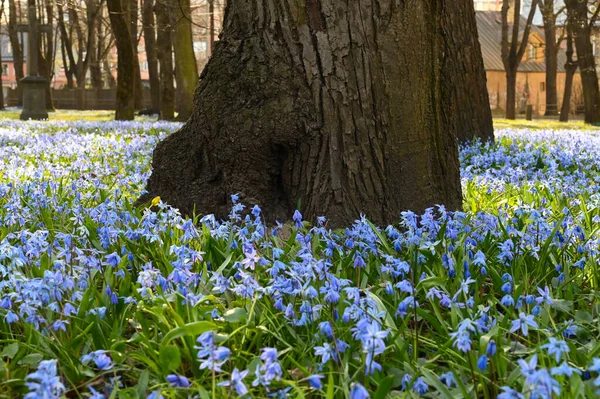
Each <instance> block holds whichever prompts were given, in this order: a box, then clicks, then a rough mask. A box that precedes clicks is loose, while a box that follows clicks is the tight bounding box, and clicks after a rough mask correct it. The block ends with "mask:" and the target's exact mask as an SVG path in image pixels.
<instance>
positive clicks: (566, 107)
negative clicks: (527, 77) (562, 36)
mask: <svg viewBox="0 0 600 399" xmlns="http://www.w3.org/2000/svg"><path fill="white" fill-rule="evenodd" d="M573 53H574V51H573V31H572V28H571V25H569V24H567V62H566V63H565V70H566V77H565V91H564V94H563V103H562V109H561V110H560V121H561V122H568V121H569V113H570V112H571V95H572V93H573V78H574V77H575V72H576V71H577V62H576V61H574V60H573Z"/></svg>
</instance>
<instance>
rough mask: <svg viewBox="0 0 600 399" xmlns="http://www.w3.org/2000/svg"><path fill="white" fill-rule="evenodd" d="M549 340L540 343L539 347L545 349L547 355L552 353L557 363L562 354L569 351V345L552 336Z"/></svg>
mask: <svg viewBox="0 0 600 399" xmlns="http://www.w3.org/2000/svg"><path fill="white" fill-rule="evenodd" d="M549 341H550V342H548V343H547V344H545V345H542V346H541V347H540V348H541V349H547V350H548V355H554V358H555V359H556V363H558V362H559V361H560V359H561V357H562V355H563V353H568V352H569V350H570V349H569V345H567V343H566V342H565V341H559V340H557V339H556V338H554V337H550V339H549Z"/></svg>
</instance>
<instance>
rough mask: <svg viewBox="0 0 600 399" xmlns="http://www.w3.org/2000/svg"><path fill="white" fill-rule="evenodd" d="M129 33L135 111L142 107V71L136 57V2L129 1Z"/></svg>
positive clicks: (134, 0) (133, 0)
mask: <svg viewBox="0 0 600 399" xmlns="http://www.w3.org/2000/svg"><path fill="white" fill-rule="evenodd" d="M129 33H130V34H131V43H132V44H133V58H134V60H135V63H134V64H133V67H134V77H135V109H142V108H143V106H144V89H143V86H142V71H141V69H140V60H139V57H138V0H130V1H129Z"/></svg>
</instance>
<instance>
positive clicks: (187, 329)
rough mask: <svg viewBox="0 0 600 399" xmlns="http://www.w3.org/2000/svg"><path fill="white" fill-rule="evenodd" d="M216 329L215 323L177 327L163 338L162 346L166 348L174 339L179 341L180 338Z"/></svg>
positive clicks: (204, 322) (200, 322) (206, 322)
mask: <svg viewBox="0 0 600 399" xmlns="http://www.w3.org/2000/svg"><path fill="white" fill-rule="evenodd" d="M215 328H216V325H215V324H214V323H211V322H208V321H196V322H193V323H189V324H186V325H185V326H181V327H177V328H174V329H172V330H171V331H169V332H168V333H167V335H165V337H164V338H163V340H162V342H161V343H160V345H161V346H165V345H167V344H168V343H169V342H170V341H172V340H174V339H177V338H180V337H185V336H196V335H200V334H202V333H205V332H207V331H210V330H214V329H215Z"/></svg>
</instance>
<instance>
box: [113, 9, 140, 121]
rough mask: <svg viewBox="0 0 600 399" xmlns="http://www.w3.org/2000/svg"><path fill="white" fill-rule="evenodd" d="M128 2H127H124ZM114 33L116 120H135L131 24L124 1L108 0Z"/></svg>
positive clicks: (135, 62)
mask: <svg viewBox="0 0 600 399" xmlns="http://www.w3.org/2000/svg"><path fill="white" fill-rule="evenodd" d="M124 1H127V0H124ZM106 5H107V6H108V13H109V18H110V24H111V27H112V32H113V35H114V37H115V42H116V45H117V56H118V62H117V110H116V113H115V119H118V120H133V119H134V117H135V96H136V93H135V89H136V85H135V65H136V64H138V60H137V59H136V58H135V55H134V52H133V46H134V43H132V35H131V33H130V24H129V22H128V20H127V18H126V16H125V12H126V9H125V7H123V3H122V0H107V2H106Z"/></svg>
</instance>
